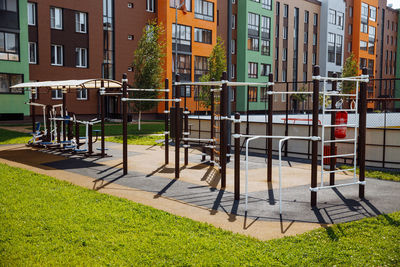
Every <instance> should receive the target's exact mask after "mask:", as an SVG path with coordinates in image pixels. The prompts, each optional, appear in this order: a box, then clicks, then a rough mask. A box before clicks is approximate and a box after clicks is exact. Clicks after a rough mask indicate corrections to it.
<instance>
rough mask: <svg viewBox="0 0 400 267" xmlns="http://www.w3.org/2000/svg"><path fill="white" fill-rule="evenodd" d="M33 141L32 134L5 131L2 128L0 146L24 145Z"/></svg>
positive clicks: (0, 130)
mask: <svg viewBox="0 0 400 267" xmlns="http://www.w3.org/2000/svg"><path fill="white" fill-rule="evenodd" d="M29 139H31V135H30V134H26V133H20V132H15V131H9V130H4V129H1V128H0V145H5V144H24V143H28V141H29Z"/></svg>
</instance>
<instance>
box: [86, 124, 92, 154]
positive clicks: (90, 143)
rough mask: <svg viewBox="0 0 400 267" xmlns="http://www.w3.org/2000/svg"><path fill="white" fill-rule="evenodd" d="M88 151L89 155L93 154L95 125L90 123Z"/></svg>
mask: <svg viewBox="0 0 400 267" xmlns="http://www.w3.org/2000/svg"><path fill="white" fill-rule="evenodd" d="M88 132H89V133H88V140H87V142H88V152H87V155H88V156H90V155H92V154H93V125H91V124H89V125H88Z"/></svg>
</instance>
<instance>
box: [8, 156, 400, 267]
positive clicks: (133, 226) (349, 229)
mask: <svg viewBox="0 0 400 267" xmlns="http://www.w3.org/2000/svg"><path fill="white" fill-rule="evenodd" d="M0 183H1V186H0V225H1V227H0V265H5V266H7V265H8V266H16V265H17V266H21V265H22V266H25V265H89V266H90V265H150V266H151V265H167V266H170V265H228V266H232V265H235V266H240V265H259V266H270V265H274V266H278V265H292V266H298V265H302V266H308V265H319V266H332V265H344V266H350V265H351V266H365V265H373V266H389V265H391V266H399V264H400V212H396V213H393V214H388V215H382V216H379V217H376V218H368V219H364V220H361V221H357V222H351V223H345V224H339V225H335V226H333V227H329V228H326V229H324V228H321V229H318V230H314V231H311V232H308V233H305V234H302V235H299V236H296V237H286V238H282V239H276V240H271V241H267V242H262V241H258V240H256V239H253V238H249V237H246V236H242V235H239V234H233V233H231V232H228V231H223V230H220V229H217V228H215V227H213V226H210V225H207V224H204V223H199V222H196V221H193V220H190V219H187V218H182V217H178V216H175V215H171V214H169V213H166V212H163V211H160V210H156V209H154V208H151V207H148V206H144V205H141V204H137V203H134V202H131V201H128V200H125V199H120V198H117V197H113V196H109V195H105V194H100V193H98V192H96V191H92V190H89V189H84V188H80V187H77V186H74V185H71V184H69V183H67V182H62V181H58V180H56V179H54V178H51V177H48V176H44V175H39V174H36V173H34V172H30V171H26V170H22V169H19V168H14V167H9V166H7V165H4V164H0Z"/></svg>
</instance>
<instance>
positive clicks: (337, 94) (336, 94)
mask: <svg viewBox="0 0 400 267" xmlns="http://www.w3.org/2000/svg"><path fill="white" fill-rule="evenodd" d="M325 95H329V96H357V94H340V93H331V92H329V93H325Z"/></svg>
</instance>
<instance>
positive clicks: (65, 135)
mask: <svg viewBox="0 0 400 267" xmlns="http://www.w3.org/2000/svg"><path fill="white" fill-rule="evenodd" d="M65 89H66V88H65V87H64V88H63V90H62V96H63V98H62V104H63V105H62V111H63V112H62V113H63V116H64V118H65V116H66V114H67V93H64V90H65ZM62 125H63V141H66V140H67V131H66V124H65V120H63V121H62Z"/></svg>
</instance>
